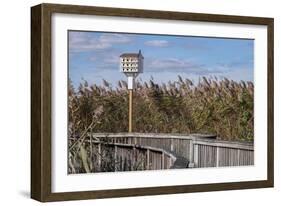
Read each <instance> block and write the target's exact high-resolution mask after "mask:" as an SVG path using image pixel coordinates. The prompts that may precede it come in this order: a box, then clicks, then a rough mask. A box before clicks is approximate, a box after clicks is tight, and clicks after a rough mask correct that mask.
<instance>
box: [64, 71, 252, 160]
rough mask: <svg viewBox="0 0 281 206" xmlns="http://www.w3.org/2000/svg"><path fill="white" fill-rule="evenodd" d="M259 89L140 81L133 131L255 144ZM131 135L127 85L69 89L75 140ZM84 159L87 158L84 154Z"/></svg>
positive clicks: (221, 83) (214, 82) (207, 82)
mask: <svg viewBox="0 0 281 206" xmlns="http://www.w3.org/2000/svg"><path fill="white" fill-rule="evenodd" d="M253 94H254V85H253V83H252V82H243V81H241V82H239V83H238V82H235V81H232V80H228V79H226V78H225V79H223V80H218V79H207V78H205V77H203V78H202V79H201V80H200V81H199V83H198V84H196V85H195V84H194V83H193V82H192V81H190V80H189V79H183V78H182V77H180V76H179V77H178V80H177V81H174V82H169V83H167V84H161V85H159V84H156V83H155V82H154V81H153V80H150V81H149V82H140V81H137V82H136V89H135V91H134V105H133V107H134V108H133V118H134V124H133V127H134V128H133V131H135V132H144V133H146V132H151V133H154V132H156V133H185V134H189V133H206V134H217V135H218V138H220V139H224V140H238V141H253V134H254V133H253V129H254V128H253V127H254V102H253ZM127 130H128V91H127V83H126V82H124V81H120V82H119V83H118V86H117V87H112V86H111V85H110V84H109V83H108V82H107V81H105V80H104V84H103V86H97V85H89V84H88V83H87V82H83V83H82V84H80V86H79V88H78V89H77V90H75V89H74V88H73V86H72V85H71V81H70V85H69V135H70V137H76V136H79V137H80V138H81V134H83V132H85V131H92V132H126V131H127ZM81 152H82V154H81V155H82V157H83V150H82V151H81Z"/></svg>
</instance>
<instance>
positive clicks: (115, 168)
mask: <svg viewBox="0 0 281 206" xmlns="http://www.w3.org/2000/svg"><path fill="white" fill-rule="evenodd" d="M117 163H118V162H117V146H116V145H114V171H115V172H116V171H117Z"/></svg>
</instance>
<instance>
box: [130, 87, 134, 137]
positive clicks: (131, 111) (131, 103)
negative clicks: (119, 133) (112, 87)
mask: <svg viewBox="0 0 281 206" xmlns="http://www.w3.org/2000/svg"><path fill="white" fill-rule="evenodd" d="M132 131H133V90H132V89H129V132H132Z"/></svg>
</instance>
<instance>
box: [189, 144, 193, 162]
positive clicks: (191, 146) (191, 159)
mask: <svg viewBox="0 0 281 206" xmlns="http://www.w3.org/2000/svg"><path fill="white" fill-rule="evenodd" d="M193 153H194V151H193V140H190V141H189V162H191V163H193V162H194V157H193Z"/></svg>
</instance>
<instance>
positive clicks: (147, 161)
mask: <svg viewBox="0 0 281 206" xmlns="http://www.w3.org/2000/svg"><path fill="white" fill-rule="evenodd" d="M149 152H150V151H149V149H147V150H146V169H147V170H149V164H150V161H149V156H150V154H149Z"/></svg>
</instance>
